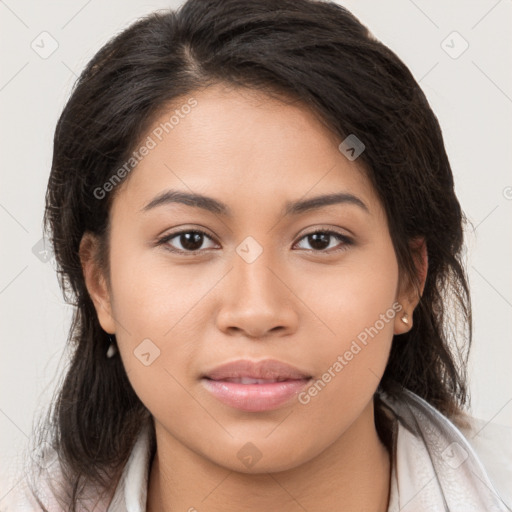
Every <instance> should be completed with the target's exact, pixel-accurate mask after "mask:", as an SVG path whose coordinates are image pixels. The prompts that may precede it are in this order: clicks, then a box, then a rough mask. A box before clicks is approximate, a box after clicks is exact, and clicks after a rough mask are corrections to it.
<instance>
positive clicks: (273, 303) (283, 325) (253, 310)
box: [217, 251, 298, 339]
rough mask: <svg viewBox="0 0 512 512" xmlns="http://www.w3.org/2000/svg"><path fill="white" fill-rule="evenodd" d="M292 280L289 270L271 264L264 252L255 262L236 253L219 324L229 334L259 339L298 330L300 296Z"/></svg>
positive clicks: (225, 286)
mask: <svg viewBox="0 0 512 512" xmlns="http://www.w3.org/2000/svg"><path fill="white" fill-rule="evenodd" d="M285 274H286V275H285ZM287 277H288V279H287ZM289 279H290V278H289V274H288V273H285V272H283V271H282V270H279V269H277V268H276V265H275V264H274V265H272V264H271V262H270V261H269V258H267V256H266V253H265V251H264V252H263V253H262V254H261V255H260V256H259V257H258V258H257V259H256V260H255V261H253V262H252V263H248V262H246V261H245V260H244V259H243V258H241V257H239V256H238V255H237V254H235V256H234V261H233V268H232V269H231V271H230V272H229V274H228V275H227V276H226V279H224V284H223V288H222V291H221V307H220V309H219V311H218V315H217V327H218V328H219V329H220V330H221V331H223V332H224V333H226V334H231V335H233V334H235V333H239V335H243V336H246V337H248V338H257V339H260V338H267V337H269V336H272V335H276V334H277V335H279V336H285V335H289V334H291V333H293V332H295V330H296V329H297V324H298V314H297V310H296V308H295V304H296V303H297V302H298V299H297V298H296V297H295V296H294V294H293V292H292V289H293V283H288V282H287V280H289Z"/></svg>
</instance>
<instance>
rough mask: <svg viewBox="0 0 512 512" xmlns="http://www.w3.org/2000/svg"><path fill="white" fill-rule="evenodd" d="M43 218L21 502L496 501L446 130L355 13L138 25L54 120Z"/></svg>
mask: <svg viewBox="0 0 512 512" xmlns="http://www.w3.org/2000/svg"><path fill="white" fill-rule="evenodd" d="M45 220H46V223H47V227H48V229H49V231H50V234H51V238H52V241H53V246H54V252H55V256H56V260H57V262H58V265H59V270H60V278H61V285H62V288H63V291H64V293H65V296H66V297H68V298H69V299H70V300H72V301H74V304H75V306H76V311H75V317H74V322H73V324H72V327H71V331H70V342H71V344H72V347H73V356H72V360H71V363H70V367H69V370H68V373H67V375H66V378H65V380H64V383H63V385H62V388H61V389H60V390H59V393H58V396H57V397H56V399H55V401H54V403H53V407H52V408H51V410H50V411H49V415H48V419H47V423H46V424H45V425H43V427H42V428H41V431H40V444H41V446H44V447H45V449H44V450H41V453H40V456H41V459H40V461H39V468H35V467H30V468H28V472H27V480H26V486H25V487H26V488H23V486H22V485H20V486H19V488H18V489H16V493H17V497H16V498H13V500H14V499H17V500H18V501H17V502H15V501H13V503H14V505H13V508H14V509H15V510H21V509H22V507H26V509H27V510H40V509H41V510H52V511H53V510H97V511H99V510H109V511H124V510H130V511H144V510H146V511H148V512H157V511H164V510H165V511H167V510H189V511H194V510H199V511H201V510H208V511H218V510H222V511H224V512H225V511H231V510H237V511H238V510H254V511H256V510H258V511H259V510H280V511H295V510H309V511H313V510H368V511H376V512H381V511H382V512H384V511H394V510H405V511H427V510H428V511H433V510H435V511H437V510H443V511H444V510H450V511H459V510H460V511H465V512H467V511H473V510H482V511H483V510H485V511H489V510H496V511H498V510H499V511H502V510H510V508H508V506H507V504H506V500H510V495H505V494H504V493H505V489H504V488H503V487H502V482H505V481H506V478H507V477H508V476H510V474H509V473H510V463H509V462H508V461H507V460H505V457H503V458H502V459H499V460H498V461H497V464H496V466H495V467H494V470H493V472H492V475H491V470H490V468H487V467H485V466H484V464H483V461H484V460H485V459H486V458H487V457H488V456H489V454H491V453H492V450H493V449H495V447H496V446H498V444H499V443H500V439H498V438H493V439H491V440H490V441H485V436H480V437H479V436H478V434H479V431H478V427H477V425H476V423H475V422H474V420H473V419H472V418H471V417H469V416H468V415H467V414H466V413H465V409H464V408H465V405H466V404H467V402H468V391H467V385H466V378H465V369H466V366H465V365H466V361H467V350H468V349H469V346H470V341H471V307H470V298H469V292H468V287H467V282H466V277H465V271H464V269H463V266H462V265H461V260H460V254H461V250H462V247H463V221H464V217H463V214H462V211H461V208H460V205H459V202H458V200H457V198H456V196H455V193H454V184H453V176H452V172H451V169H450V164H449V161H448V158H447V155H446V151H445V148H444V145H443V139H442V135H441V130H440V127H439V125H438V122H437V119H436V117H435V115H434V114H433V112H432V111H431V109H430V107H429V105H428V102H427V100H426V98H425V96H424V94H423V92H422V91H421V89H420V88H419V86H418V84H417V83H416V81H415V80H414V78H413V77H412V75H411V73H410V72H409V70H408V69H407V68H406V67H405V65H404V64H403V63H402V62H401V61H400V60H399V59H398V58H397V57H396V56H395V55H394V54H393V53H392V52H391V51H390V50H389V49H388V48H387V47H385V46H384V45H382V44H381V43H380V42H378V41H377V40H375V38H373V37H372V35H371V34H370V33H369V32H368V30H367V29H366V28H365V27H364V26H363V25H361V23H360V22H359V21H358V20H357V19H355V18H354V16H352V15H351V14H350V13H349V12H348V11H347V10H346V9H344V8H342V7H340V6H339V5H337V4H334V3H328V2H316V1H311V0H279V1H275V0H272V1H270V0H256V1H251V2H242V1H239V0H224V1H218V0H217V1H213V0H208V1H206V0H189V1H188V2H186V3H185V4H184V5H183V6H182V8H181V9H180V10H179V11H178V12H165V13H158V14H153V15H151V16H148V17H147V18H145V19H142V20H140V21H139V22H137V23H135V24H134V25H132V26H131V27H129V28H128V29H127V30H125V31H124V32H122V33H121V34H120V35H118V36H117V37H116V38H115V39H113V40H112V41H111V42H109V43H108V44H107V45H105V46H104V47H103V48H102V49H101V50H100V51H99V52H98V53H97V55H96V56H95V57H94V58H93V59H92V61H91V62H90V63H89V64H88V65H87V67H86V69H85V70H84V72H83V73H82V75H81V77H80V79H79V80H78V83H77V85H76V87H75V89H74V91H73V94H72V96H71V98H70V100H69V101H68V103H67V105H66V107H65V109H64V111H63V113H62V115H61V118H60V120H59V123H58V126H57V129H56V132H55V147H54V158H53V163H52V170H51V175H50V180H49V184H48V191H47V209H46V219H45ZM447 301H451V304H452V306H453V307H451V308H448V302H447ZM461 323H462V325H463V328H462V329H459V330H458V331H457V336H459V338H458V339H457V342H458V345H459V346H464V350H461V351H460V352H458V351H457V350H456V349H455V348H454V347H455V346H456V345H454V344H453V343H452V341H453V339H452V337H451V333H453V332H455V327H454V326H455V325H458V326H460V325H461ZM487 432H489V430H487ZM500 435H503V434H501V433H500ZM44 441H46V444H45V443H44ZM507 464H509V465H508V471H509V473H506V471H507V469H506V468H507V466H506V465H507ZM497 487H499V489H498V488H497ZM14 494H15V493H13V496H14ZM509 504H510V502H509Z"/></svg>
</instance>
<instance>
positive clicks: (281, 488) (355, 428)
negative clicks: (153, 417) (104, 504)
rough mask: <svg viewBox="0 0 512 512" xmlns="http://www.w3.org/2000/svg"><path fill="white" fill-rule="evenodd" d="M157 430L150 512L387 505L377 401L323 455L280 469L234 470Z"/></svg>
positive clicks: (381, 508) (386, 461) (379, 508)
mask: <svg viewBox="0 0 512 512" xmlns="http://www.w3.org/2000/svg"><path fill="white" fill-rule="evenodd" d="M155 431H156V439H157V451H156V453H155V457H154V459H153V463H152V466H151V471H150V477H149V485H148V497H147V505H146V510H147V512H164V511H177V510H184V511H190V512H194V511H197V510H206V509H207V510H208V511H209V512H221V511H222V512H235V511H239V510H245V511H254V512H256V511H261V510H266V509H274V510H280V511H282V512H298V511H301V512H303V511H304V510H322V509H327V510H343V511H346V512H349V511H355V510H366V511H371V512H386V511H387V508H388V500H389V485H390V472H391V471H390V470H391V468H390V457H389V453H388V450H387V449H386V447H385V446H384V445H383V444H382V442H381V440H380V439H379V436H378V435H377V431H376V429H375V424H374V417H373V401H371V402H370V403H369V404H368V406H367V408H366V409H365V410H364V411H363V413H362V414H361V416H360V417H359V418H358V419H357V420H356V421H355V422H354V423H353V424H352V425H351V426H350V427H349V429H348V430H347V431H345V432H344V433H343V434H342V435H341V436H340V437H339V438H338V439H337V440H336V441H335V442H334V443H333V444H332V445H331V446H329V447H328V448H327V449H326V450H324V451H323V452H322V453H320V454H319V455H317V456H316V457H314V458H313V459H311V460H309V461H307V462H305V463H304V464H301V465H300V466H297V467H294V468H291V469H289V470H286V471H279V472H275V473H269V472H265V473H259V474H247V473H238V472H235V471H232V470H230V469H227V468H225V467H222V466H219V465H217V464H215V463H214V462H212V461H210V460H207V459H205V458H204V457H202V456H200V455H198V454H197V453H194V452H192V451H190V450H189V449H188V448H187V447H186V446H184V445H183V444H181V443H180V442H179V441H178V440H177V439H175V438H174V437H172V436H171V435H170V434H169V433H168V432H167V431H165V429H164V428H163V427H162V425H161V424H159V423H157V422H156V421H155Z"/></svg>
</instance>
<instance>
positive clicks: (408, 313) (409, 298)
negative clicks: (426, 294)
mask: <svg viewBox="0 0 512 512" xmlns="http://www.w3.org/2000/svg"><path fill="white" fill-rule="evenodd" d="M409 246H410V248H411V250H412V254H413V258H414V263H415V266H416V277H417V281H418V282H417V283H415V282H414V281H413V280H412V279H406V280H404V281H406V282H405V283H402V284H401V286H400V292H399V295H398V302H399V303H400V305H401V306H402V309H401V310H400V311H399V312H398V314H397V315H396V317H395V326H394V327H395V330H394V334H404V333H406V332H408V331H409V330H410V329H411V328H412V314H413V312H414V309H415V308H416V306H417V305H418V303H419V301H420V299H421V296H422V295H423V290H424V289H425V282H426V280H427V272H428V255H427V244H426V242H425V238H424V237H420V238H415V239H413V240H412V241H411V242H410V243H409Z"/></svg>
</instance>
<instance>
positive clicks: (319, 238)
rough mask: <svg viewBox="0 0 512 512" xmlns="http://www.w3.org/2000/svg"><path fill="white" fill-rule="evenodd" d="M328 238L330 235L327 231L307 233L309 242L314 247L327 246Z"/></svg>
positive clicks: (323, 247)
mask: <svg viewBox="0 0 512 512" xmlns="http://www.w3.org/2000/svg"><path fill="white" fill-rule="evenodd" d="M329 238H330V235H329V234H327V233H313V234H311V235H309V243H310V244H311V247H313V248H314V249H325V248H326V247H329ZM324 244H325V245H324Z"/></svg>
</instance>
